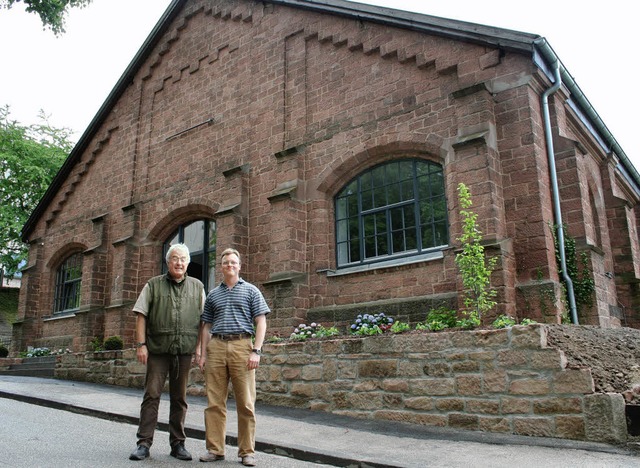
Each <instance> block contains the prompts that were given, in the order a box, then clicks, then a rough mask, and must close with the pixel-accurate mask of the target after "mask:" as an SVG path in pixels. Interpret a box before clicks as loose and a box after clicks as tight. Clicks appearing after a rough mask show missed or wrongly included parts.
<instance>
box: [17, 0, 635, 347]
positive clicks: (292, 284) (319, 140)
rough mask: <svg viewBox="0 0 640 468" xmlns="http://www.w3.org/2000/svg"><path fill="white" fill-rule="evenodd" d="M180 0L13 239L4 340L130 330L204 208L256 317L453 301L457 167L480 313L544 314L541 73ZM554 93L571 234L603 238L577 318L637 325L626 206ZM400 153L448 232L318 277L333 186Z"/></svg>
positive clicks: (263, 9)
mask: <svg viewBox="0 0 640 468" xmlns="http://www.w3.org/2000/svg"><path fill="white" fill-rule="evenodd" d="M184 5H185V6H184V7H183V8H182V9H181V10H180V12H179V13H178V14H177V16H176V17H175V18H174V19H173V20H172V21H171V23H170V24H168V25H167V29H166V30H165V32H164V33H163V35H162V36H161V37H159V38H158V42H157V43H155V45H154V46H153V48H152V49H151V50H150V53H149V55H148V56H147V58H146V60H145V61H144V63H143V64H142V65H141V66H140V68H138V69H137V70H134V71H133V73H132V75H131V77H130V85H129V86H128V87H127V88H126V89H125V90H124V91H123V93H122V94H121V95H120V96H119V97H118V99H117V102H115V103H114V105H113V106H112V107H111V108H110V110H109V112H108V113H107V114H106V116H105V118H104V119H103V120H102V121H100V122H99V126H98V127H97V128H96V129H95V131H94V132H92V133H91V134H90V135H89V136H88V137H89V140H88V142H87V145H86V147H84V151H83V152H82V153H81V154H80V155H79V156H78V160H77V162H76V163H75V164H74V165H73V166H72V167H70V168H69V172H68V175H67V176H66V178H65V179H64V180H62V182H61V186H60V188H59V190H57V191H56V192H55V193H54V194H53V196H52V199H51V201H50V203H49V205H48V206H47V209H46V211H45V212H44V214H43V215H42V216H41V217H40V218H39V219H38V220H37V223H36V224H35V227H34V229H33V232H32V233H31V234H30V238H29V246H30V248H29V261H28V265H27V267H26V268H25V271H24V274H23V288H22V291H21V296H20V305H19V314H18V321H17V323H16V325H15V326H14V336H13V340H12V343H13V344H12V346H14V347H15V351H19V350H24V349H26V347H27V346H29V345H34V344H35V343H36V341H37V342H39V343H42V344H46V342H47V340H58V341H60V340H64V339H66V338H65V337H69V336H73V346H74V350H75V351H85V350H86V349H87V345H88V343H89V342H90V341H91V339H93V337H94V336H103V337H106V336H110V335H115V334H118V335H120V336H122V337H123V338H124V339H125V343H127V344H129V345H130V344H132V343H133V329H134V316H133V315H132V314H130V313H129V312H128V311H130V310H131V307H132V304H133V302H134V301H135V299H136V297H137V295H138V294H139V292H140V290H141V289H142V287H143V286H144V284H145V282H146V281H147V280H148V279H149V278H150V277H151V276H153V275H156V274H159V273H160V271H161V257H162V244H163V242H165V241H166V240H167V239H168V237H169V236H170V235H171V234H172V233H173V232H174V231H175V230H176V229H177V228H178V227H179V226H180V225H181V224H184V223H188V222H192V221H195V220H198V219H203V218H206V219H213V220H215V222H216V226H217V238H216V243H217V246H218V247H219V248H220V249H222V248H225V247H227V246H235V247H236V248H238V250H239V251H240V252H241V253H242V254H243V270H242V274H243V277H244V278H245V279H247V280H248V281H251V282H253V283H255V284H256V285H258V286H259V287H260V288H261V289H262V291H263V292H264V294H265V297H266V298H267V301H268V302H269V304H270V305H271V306H272V309H273V311H274V312H273V314H272V316H271V322H270V333H271V332H274V333H276V332H277V333H281V334H283V335H286V334H289V333H290V332H291V330H292V329H293V327H294V326H296V325H298V324H300V323H301V322H304V321H306V320H307V314H308V312H309V311H311V312H313V313H315V312H316V311H323V312H324V311H327V310H329V309H332V310H333V311H334V313H335V314H336V315H340V314H341V311H343V312H344V311H347V310H350V311H352V310H353V309H354V308H355V307H357V305H358V304H368V305H372V304H375V303H380V304H385V303H387V302H389V301H402V300H404V299H410V298H421V299H424V301H425V303H429V302H431V303H433V302H434V301H435V300H436V299H437V298H439V297H440V296H441V295H443V294H453V295H454V296H456V297H454V299H453V300H452V302H453V304H456V302H457V305H461V300H462V299H461V297H459V296H460V295H459V292H460V290H461V279H460V275H459V272H458V270H457V268H456V265H455V262H454V259H455V254H456V249H458V248H459V242H458V241H457V240H456V239H457V238H458V237H459V236H460V233H461V218H460V215H459V213H458V211H459V206H458V201H457V194H456V187H457V185H458V183H460V182H463V183H465V184H467V185H468V186H469V188H470V191H471V194H472V199H473V210H474V212H476V213H477V214H478V222H479V225H480V228H481V230H482V233H483V235H484V237H485V242H486V243H487V245H488V246H489V252H490V254H491V255H494V256H497V257H498V259H499V262H498V268H497V271H496V272H495V273H494V275H493V278H492V281H493V284H494V286H495V287H496V290H497V291H498V297H497V300H498V306H497V308H496V309H495V310H494V311H492V312H491V313H492V314H495V315H498V314H501V313H509V314H512V315H517V316H519V317H520V318H523V317H529V318H533V319H536V320H539V321H541V322H542V321H546V322H551V323H557V322H558V321H559V320H560V317H561V315H562V313H563V305H562V304H563V302H562V288H561V286H560V279H559V275H558V269H557V267H556V259H555V251H554V245H553V235H552V233H551V230H550V229H549V225H550V224H551V223H552V222H553V210H552V203H551V198H550V192H551V191H550V182H549V176H548V173H549V167H548V163H547V159H546V148H545V138H544V131H543V126H542V121H541V104H540V95H541V93H542V92H543V91H544V89H546V88H547V87H549V86H550V82H549V80H548V79H547V78H546V77H545V76H544V75H543V74H542V73H541V72H540V71H539V70H538V69H537V68H536V67H535V66H534V65H533V64H532V63H531V57H530V56H529V55H521V54H518V53H516V52H513V51H510V50H502V49H497V48H495V47H492V46H488V45H480V44H474V43H471V42H462V41H459V40H454V39H451V38H447V37H444V36H432V35H428V34H424V33H420V32H417V31H414V30H408V29H399V28H393V27H390V26H387V25H382V24H374V23H370V22H366V21H364V22H363V21H360V20H355V19H349V18H345V17H340V16H331V15H329V14H322V13H318V12H312V11H308V10H303V9H299V8H293V7H287V6H281V5H274V4H271V3H269V2H254V1H250V0H218V1H216V2H209V1H204V0H193V1H187V2H185V4H184ZM567 98H568V96H566V95H565V94H564V92H563V91H562V90H560V91H559V92H558V93H556V94H555V95H554V97H553V99H552V102H551V105H552V109H551V110H552V116H553V122H552V125H553V131H554V135H555V136H556V138H557V139H558V140H561V143H562V145H560V146H559V148H560V150H561V153H562V158H560V160H559V162H560V164H559V170H560V176H561V181H562V183H563V184H566V187H565V189H564V190H563V195H566V202H564V203H566V205H567V206H566V208H567V210H568V212H569V217H568V222H569V228H570V229H571V230H572V231H573V232H576V233H577V234H575V235H576V236H579V237H580V238H581V239H582V241H583V243H584V244H585V246H586V247H588V248H591V247H590V246H589V245H587V244H588V243H589V242H595V241H594V240H593V239H600V240H599V241H598V242H601V243H603V245H601V246H596V247H598V249H599V250H598V249H596V250H593V251H594V252H596V253H595V254H594V255H597V256H599V257H601V258H598V259H594V262H593V265H594V266H597V267H598V268H597V270H596V269H594V271H593V273H592V274H593V275H595V276H597V278H595V280H596V284H597V285H598V296H597V298H596V300H597V301H596V305H595V306H594V309H593V310H587V311H584V312H581V313H582V315H581V319H582V322H581V323H584V324H597V325H602V326H616V325H617V324H618V323H619V321H617V322H616V321H615V320H610V317H609V316H608V315H609V314H610V312H609V311H610V310H611V308H612V307H614V308H618V309H622V308H624V311H625V316H626V317H627V319H628V320H629V323H634V324H637V323H638V320H637V318H636V315H637V313H638V305H639V304H638V299H637V298H638V297H640V295H639V294H636V293H637V288H638V284H640V283H639V282H638V271H639V270H640V268H639V267H637V266H636V267H634V266H633V259H634V258H636V259H637V257H638V251H639V249H638V242H637V232H638V229H637V223H638V219H640V216H637V215H636V213H637V208H636V204H637V201H634V200H632V199H631V198H630V197H629V192H628V191H626V189H625V188H624V187H623V186H622V185H621V184H623V181H622V178H619V177H617V176H616V175H615V173H614V166H613V165H612V163H608V162H607V161H609V159H608V158H609V155H608V154H605V153H603V152H602V150H601V149H598V146H597V145H596V144H594V142H593V140H592V139H591V137H590V136H589V134H588V132H586V131H585V129H584V127H583V126H582V125H581V123H580V122H578V121H577V120H576V119H575V116H574V115H573V114H572V113H571V112H568V111H566V110H565V105H566V100H567ZM560 137H561V138H560ZM559 152H560V151H559ZM399 158H420V159H423V160H428V161H431V162H434V163H437V164H440V165H442V167H443V171H444V177H445V183H446V199H447V206H448V214H449V237H450V239H449V245H448V246H446V247H445V248H444V249H442V251H441V254H442V255H441V257H440V258H437V259H433V260H430V261H422V262H417V263H415V264H411V265H401V264H398V265H391V266H387V267H384V268H371V269H370V270H367V271H361V272H356V273H351V274H348V275H340V276H331V275H330V274H328V272H332V271H334V270H335V269H336V253H335V236H336V234H335V229H334V212H333V197H334V196H335V195H336V194H337V193H338V192H339V191H340V190H341V189H342V188H343V187H344V186H345V184H347V183H348V182H349V181H350V180H351V179H353V178H354V177H356V176H357V175H358V174H360V173H361V172H362V171H364V170H366V169H368V168H371V167H373V166H375V165H376V164H379V163H383V162H386V161H390V160H394V159H399ZM598 169H600V174H598V175H596V176H590V177H587V176H586V175H584V174H585V172H587V173H588V172H593V171H594V170H598ZM589 184H590V185H589ZM589 193H591V194H592V195H594V196H593V197H591V198H589V196H588V194H589ZM591 205H595V208H594V206H591ZM593 213H596V214H598V215H599V216H600V218H598V219H599V222H598V223H597V225H596V224H595V221H594V219H595V218H594V215H593ZM634 223H635V224H636V225H633V224H634ZM583 225H584V226H583ZM585 226H586V227H585ZM598 229H600V230H601V231H602V232H601V233H600V234H599V235H598V234H597V233H596V232H595V231H597V230H598ZM609 233H611V234H609ZM629 233H631V234H629ZM634 233H635V234H634ZM634 235H635V237H636V238H635V240H631V238H632V237H633V236H634ZM607 242H610V243H611V246H609V245H604V243H607ZM610 247H611V248H610ZM76 252H82V253H83V277H82V296H81V306H80V310H79V313H77V314H70V315H68V316H66V317H64V318H58V317H56V319H59V320H53V321H52V320H51V319H52V318H53V317H52V309H53V306H52V304H53V297H54V285H55V274H56V271H57V268H58V267H59V265H60V264H61V262H63V261H64V259H65V258H67V257H68V256H69V255H71V254H72V253H76ZM609 252H610V253H609ZM609 267H611V271H615V272H620V275H618V274H616V276H615V278H614V280H610V279H609V278H608V277H606V276H604V275H605V274H606V273H607V271H608V270H607V268H609ZM218 273H219V272H218ZM218 277H220V275H219V274H218ZM634 294H635V295H634ZM426 312H427V310H424V311H423V315H426ZM423 318H424V317H422V318H421V319H423ZM490 318H491V317H487V319H490Z"/></svg>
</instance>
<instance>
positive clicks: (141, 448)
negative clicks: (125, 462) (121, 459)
mask: <svg viewBox="0 0 640 468" xmlns="http://www.w3.org/2000/svg"><path fill="white" fill-rule="evenodd" d="M148 456H149V447H147V446H146V445H138V447H137V448H136V449H135V450H134V451H133V452H131V455H129V460H144V459H145V458H147V457H148Z"/></svg>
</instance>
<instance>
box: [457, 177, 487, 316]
mask: <svg viewBox="0 0 640 468" xmlns="http://www.w3.org/2000/svg"><path fill="white" fill-rule="evenodd" d="M458 200H459V201H460V207H461V208H462V209H461V210H460V215H461V216H462V236H460V237H459V238H458V240H459V241H460V242H461V243H462V252H460V253H459V254H457V255H456V264H457V265H458V268H459V270H460V274H461V275H462V284H463V285H464V288H465V291H464V294H465V298H464V305H465V307H466V313H467V315H468V318H469V319H470V320H471V321H472V322H477V323H478V324H479V322H480V320H481V319H482V315H483V314H484V313H485V312H487V311H489V310H491V309H492V308H493V307H495V305H496V302H495V301H494V298H495V297H496V291H495V290H493V289H491V288H490V282H491V273H492V272H493V269H494V268H495V265H496V258H495V257H494V258H490V259H488V260H487V259H486V258H485V255H484V246H483V245H482V244H481V243H480V242H481V241H482V233H481V232H480V229H479V228H478V222H477V220H478V215H477V214H475V213H474V212H473V211H471V210H470V208H471V206H472V202H471V193H470V192H469V189H468V188H467V186H466V185H465V184H462V183H461V184H458Z"/></svg>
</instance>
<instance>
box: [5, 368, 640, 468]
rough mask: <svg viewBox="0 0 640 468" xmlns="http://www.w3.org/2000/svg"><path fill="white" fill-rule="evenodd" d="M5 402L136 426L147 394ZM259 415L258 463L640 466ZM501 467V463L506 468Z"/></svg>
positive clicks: (624, 450) (542, 448) (620, 453)
mask: <svg viewBox="0 0 640 468" xmlns="http://www.w3.org/2000/svg"><path fill="white" fill-rule="evenodd" d="M0 397H2V398H8V399H13V400H18V401H22V402H27V403H32V404H37V405H42V406H46V407H50V408H55V409H60V410H66V411H71V412H75V413H79V414H85V415H91V416H94V417H98V418H104V419H108V420H114V421H120V422H125V423H130V424H133V425H137V423H138V416H139V411H140V403H141V401H142V390H139V389H131V388H126V387H118V386H112V385H101V384H93V383H87V382H76V381H70V380H58V379H49V378H39V377H20V376H3V375H0ZM163 399H164V400H166V401H162V402H161V404H160V415H159V424H158V429H159V430H164V431H166V430H167V428H168V424H167V421H168V409H169V404H168V398H167V396H166V395H165V396H163ZM188 403H189V411H188V414H187V419H186V430H187V436H188V437H189V438H193V439H197V440H202V441H204V435H205V431H204V409H205V408H206V398H205V397H198V396H190V397H189V398H188ZM256 413H257V419H258V421H257V431H256V450H257V452H258V454H257V456H256V458H257V460H258V462H259V460H260V459H259V452H265V453H270V454H276V455H282V456H286V457H291V458H295V459H297V460H301V461H307V462H314V463H320V464H324V465H332V466H345V467H424V466H465V467H467V466H476V467H477V466H492V467H495V466H519V467H523V466H556V467H557V466H565V465H564V462H563V460H567V465H566V466H572V465H573V466H600V467H604V466H634V465H635V466H640V452H639V451H637V450H635V449H634V448H633V447H631V448H630V446H628V445H627V446H613V445H608V444H602V443H592V442H581V441H570V440H564V439H553V438H544V437H526V436H516V435H505V434H493V433H486V432H475V431H464V430H454V429H448V428H437V427H427V426H416V425H413V424H406V423H400V422H390V421H374V420H365V419H357V418H351V417H347V416H339V415H334V414H330V413H325V412H320V411H310V410H304V409H297V408H286V407H276V406H269V405H264V404H260V403H259V402H258V404H257V405H256ZM236 427H237V415H236V412H235V407H234V405H233V400H230V402H229V408H228V415H227V443H228V445H232V446H237V432H236ZM131 445H132V449H133V448H135V441H134V440H132V444H131ZM202 446H203V447H204V442H203V445H202ZM152 450H153V449H152ZM191 451H192V453H193V454H194V456H199V455H201V454H202V453H199V452H198V451H197V450H194V448H193V447H192V448H191ZM569 452H571V453H569ZM229 455H231V454H229ZM580 456H582V457H583V459H584V460H590V461H591V462H593V464H590V463H589V462H586V463H578V464H577V465H574V463H576V461H577V460H579V459H580V458H579V457H580ZM554 457H557V458H554ZM498 460H503V461H504V463H505V464H501V462H499V461H498ZM527 460H529V461H530V462H529V463H527V462H526V461H527ZM536 460H537V462H536ZM552 460H555V462H553V461H552ZM569 460H570V461H569ZM550 462H551V464H549V463H550ZM132 463H133V462H132ZM538 463H539V464H538Z"/></svg>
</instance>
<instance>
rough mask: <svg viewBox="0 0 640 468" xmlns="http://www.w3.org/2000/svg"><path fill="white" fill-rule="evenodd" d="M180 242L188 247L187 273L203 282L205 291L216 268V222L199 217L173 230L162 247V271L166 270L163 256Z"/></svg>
mask: <svg viewBox="0 0 640 468" xmlns="http://www.w3.org/2000/svg"><path fill="white" fill-rule="evenodd" d="M177 243H182V244H185V245H186V246H187V247H188V248H189V255H190V257H191V263H189V268H188V269H187V274H188V275H189V276H191V277H193V278H198V279H199V280H200V281H202V283H203V284H204V288H205V291H209V289H210V288H213V286H214V284H215V270H216V268H215V267H216V223H215V221H212V220H208V219H201V220H198V221H194V222H192V223H188V224H183V225H182V226H180V227H179V228H178V229H177V230H176V231H174V232H173V233H172V234H171V235H170V236H169V238H168V239H167V241H166V242H165V243H164V246H163V249H162V272H163V273H166V272H167V264H166V262H165V257H166V254H167V251H168V250H169V247H170V246H171V245H172V244H177Z"/></svg>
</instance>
